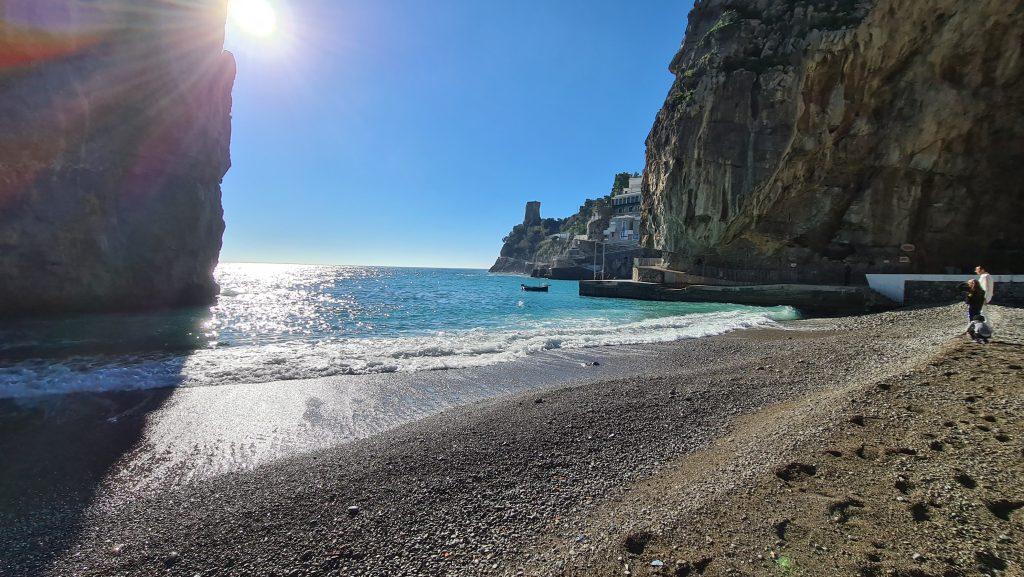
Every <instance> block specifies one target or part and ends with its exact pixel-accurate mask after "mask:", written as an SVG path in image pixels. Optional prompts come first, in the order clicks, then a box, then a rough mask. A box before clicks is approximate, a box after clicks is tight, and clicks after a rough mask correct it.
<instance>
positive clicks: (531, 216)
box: [523, 200, 540, 226]
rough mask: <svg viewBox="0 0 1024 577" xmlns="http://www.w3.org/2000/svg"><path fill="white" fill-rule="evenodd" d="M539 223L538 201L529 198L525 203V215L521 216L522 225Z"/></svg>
mask: <svg viewBox="0 0 1024 577" xmlns="http://www.w3.org/2000/svg"><path fill="white" fill-rule="evenodd" d="M538 224H540V201H537V200H531V201H529V202H527V203H526V215H525V216H523V225H524V226H535V225H538Z"/></svg>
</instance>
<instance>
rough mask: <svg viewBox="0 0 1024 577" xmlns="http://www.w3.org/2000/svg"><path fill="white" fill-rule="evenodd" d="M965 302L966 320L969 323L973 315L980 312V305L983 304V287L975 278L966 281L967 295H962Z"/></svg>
mask: <svg viewBox="0 0 1024 577" xmlns="http://www.w3.org/2000/svg"><path fill="white" fill-rule="evenodd" d="M964 301H965V302H966V303H967V322H968V323H970V322H971V321H973V320H974V317H976V316H978V315H980V314H981V307H983V306H985V289H983V288H981V283H979V282H978V281H977V280H976V279H973V278H972V279H971V280H969V281H967V296H966V297H964Z"/></svg>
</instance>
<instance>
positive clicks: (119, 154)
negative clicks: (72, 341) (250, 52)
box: [0, 0, 235, 314]
mask: <svg viewBox="0 0 1024 577" xmlns="http://www.w3.org/2000/svg"><path fill="white" fill-rule="evenodd" d="M58 5H59V6H58ZM225 5H226V2H225V1H224V0H196V1H191V2H167V1H165V0H101V1H99V2H78V3H46V2H42V3H37V2H28V1H15V2H8V3H7V6H6V10H5V12H4V14H3V17H4V20H3V21H2V23H0V126H3V128H4V137H3V139H0V314H25V313H30V312H59V311H78V310H125V309H134V308H152V307H161V306H173V305H184V304H198V303H206V302H209V301H210V300H211V299H212V298H213V297H214V296H215V294H216V292H217V286H216V283H215V282H214V281H213V276H212V271H213V268H214V266H215V265H216V263H217V258H218V254H219V252H220V246H221V235H222V233H223V230H224V221H223V214H222V209H221V193H220V182H221V178H222V177H223V176H224V174H225V173H226V172H227V170H228V167H229V166H230V157H229V143H230V138H231V124H230V122H231V120H230V111H231V88H232V84H233V82H234V75H235V66H234V60H233V58H232V57H231V55H230V54H229V53H226V52H224V50H223V41H224V24H225V17H226V14H225V10H226V6H225Z"/></svg>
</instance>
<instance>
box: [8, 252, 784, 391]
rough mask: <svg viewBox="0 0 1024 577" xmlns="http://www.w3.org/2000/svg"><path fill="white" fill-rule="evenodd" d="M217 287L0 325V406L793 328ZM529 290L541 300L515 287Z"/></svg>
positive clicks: (634, 307) (463, 295) (391, 277)
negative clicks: (190, 303)
mask: <svg viewBox="0 0 1024 577" xmlns="http://www.w3.org/2000/svg"><path fill="white" fill-rule="evenodd" d="M215 276H216V279H217V282H218V283H219V284H220V287H221V291H220V296H219V297H218V298H217V301H216V303H215V304H214V305H212V306H210V307H202V308H195V309H183V310H173V311H161V312H152V313H133V314H104V315H74V316H63V317H47V318H41V319H26V320H18V321H6V322H3V323H0V398H24V397H36V396H40V395H55V394H67V393H75V392H95V391H116V390H131V389H151V388H160V387H198V386H221V385H231V384H236V383H262V382H269V381H289V380H295V379H309V378H318V377H332V376H338V375H357V374H368V373H389V372H414V371H434V370H443V369H458V368H463V367H479V366H486V365H494V364H498V363H504V362H509V361H514V360H516V359H521V358H524V357H527V356H529V355H533V354H536V353H540V352H543V351H551V350H555V349H582V348H587V347H602V346H609V345H642V344H645V343H663V342H669V341H677V340H681V339H692V338H701V337H706V336H710V335H716V334H721V333H725V332H728V331H733V330H737V329H744V328H752V327H767V326H775V325H776V324H777V323H778V322H779V321H783V320H790V319H795V318H797V313H796V311H795V310H794V309H792V308H789V307H771V308H761V307H749V306H739V305H729V304H714V303H664V302H647V301H634V300H624V299H607V298H593V297H581V296H579V294H578V285H577V283H576V282H575V281H539V280H537V279H527V278H524V277H519V276H510V275H498V274H490V273H488V272H487V271H484V270H471V269H439V268H398V267H377V266H321V265H293V264H241V263H237V264H235V263H225V264H221V265H220V266H218V267H217V270H216V272H215ZM541 282H546V283H549V284H550V290H549V292H524V291H522V290H521V289H520V285H521V284H522V283H527V284H540V283H541Z"/></svg>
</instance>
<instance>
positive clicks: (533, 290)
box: [519, 284, 548, 293]
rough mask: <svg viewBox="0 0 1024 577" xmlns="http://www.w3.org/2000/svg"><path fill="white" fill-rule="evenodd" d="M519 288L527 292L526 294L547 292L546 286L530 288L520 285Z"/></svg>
mask: <svg viewBox="0 0 1024 577" xmlns="http://www.w3.org/2000/svg"><path fill="white" fill-rule="evenodd" d="M519 286H521V287H523V290H524V291H527V292H535V293H546V292H548V285H546V284H542V285H540V286H530V285H528V284H522V285H519Z"/></svg>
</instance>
